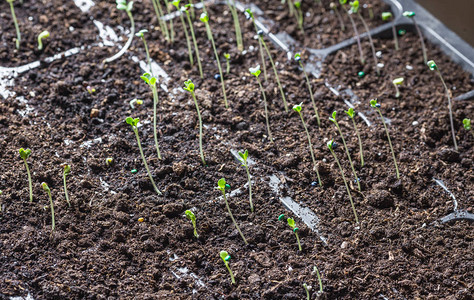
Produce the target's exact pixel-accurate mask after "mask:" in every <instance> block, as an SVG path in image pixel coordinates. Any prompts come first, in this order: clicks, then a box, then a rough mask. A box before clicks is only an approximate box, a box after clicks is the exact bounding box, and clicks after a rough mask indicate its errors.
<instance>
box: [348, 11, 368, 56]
mask: <svg viewBox="0 0 474 300" xmlns="http://www.w3.org/2000/svg"><path fill="white" fill-rule="evenodd" d="M343 9H344V6H343ZM344 10H345V9H344ZM346 13H347V15H348V16H349V19H350V20H351V24H352V28H353V29H354V33H355V36H356V40H357V47H358V48H359V55H360V63H361V64H365V58H364V52H363V51H362V45H361V44H360V36H359V31H358V30H357V26H356V24H355V22H354V18H352V15H351V14H350V12H349V11H348V10H346Z"/></svg>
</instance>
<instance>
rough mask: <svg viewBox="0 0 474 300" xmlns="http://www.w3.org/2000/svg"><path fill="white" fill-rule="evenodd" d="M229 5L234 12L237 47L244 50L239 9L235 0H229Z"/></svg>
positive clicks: (232, 12)
mask: <svg viewBox="0 0 474 300" xmlns="http://www.w3.org/2000/svg"><path fill="white" fill-rule="evenodd" d="M226 2H227V6H228V7H229V10H230V13H231V14H232V19H234V27H235V40H236V41H237V49H238V50H239V51H240V52H242V51H244V43H243V41H242V31H241V29H240V22H239V16H238V15H237V9H236V8H235V0H232V4H231V3H230V0H227V1H226Z"/></svg>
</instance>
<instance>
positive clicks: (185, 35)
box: [171, 0, 194, 66]
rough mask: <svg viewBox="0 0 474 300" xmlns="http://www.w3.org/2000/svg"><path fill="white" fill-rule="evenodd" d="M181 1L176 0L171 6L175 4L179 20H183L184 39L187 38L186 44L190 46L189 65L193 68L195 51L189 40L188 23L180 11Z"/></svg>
mask: <svg viewBox="0 0 474 300" xmlns="http://www.w3.org/2000/svg"><path fill="white" fill-rule="evenodd" d="M180 1H181V0H175V1H173V2H171V4H173V6H174V7H176V9H177V10H178V11H179V19H180V20H181V24H182V25H183V30H184V37H185V38H186V44H187V46H188V54H189V63H190V64H191V66H193V65H194V59H193V51H192V50H191V40H190V39H189V33H188V29H187V28H186V23H185V21H184V17H183V13H182V12H181V11H180V8H179V2H180Z"/></svg>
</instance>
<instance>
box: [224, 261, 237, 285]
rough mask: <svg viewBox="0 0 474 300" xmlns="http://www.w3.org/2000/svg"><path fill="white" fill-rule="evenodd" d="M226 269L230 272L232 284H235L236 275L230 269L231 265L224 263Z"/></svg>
mask: <svg viewBox="0 0 474 300" xmlns="http://www.w3.org/2000/svg"><path fill="white" fill-rule="evenodd" d="M224 264H225V267H226V268H227V270H228V271H229V274H230V279H231V280H232V284H235V278H234V273H232V270H231V269H230V266H229V263H228V262H226V261H224Z"/></svg>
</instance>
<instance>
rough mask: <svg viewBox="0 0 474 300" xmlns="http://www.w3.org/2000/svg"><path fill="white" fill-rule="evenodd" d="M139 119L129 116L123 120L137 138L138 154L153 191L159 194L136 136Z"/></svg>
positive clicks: (138, 138)
mask: <svg viewBox="0 0 474 300" xmlns="http://www.w3.org/2000/svg"><path fill="white" fill-rule="evenodd" d="M139 121H140V120H139V119H138V118H135V119H133V118H131V117H127V118H126V119H125V122H126V123H127V124H128V125H130V126H132V130H133V132H134V133H135V137H136V138H137V143H138V149H140V155H141V157H142V160H143V164H144V165H145V169H146V171H147V173H148V177H149V178H150V181H151V184H152V185H153V189H154V190H155V192H156V193H157V194H158V195H161V192H160V190H158V188H157V187H156V184H155V181H154V180H153V177H152V176H151V172H150V169H149V168H148V164H147V162H146V159H145V154H143V149H142V144H141V143H140V137H139V136H138V122H139Z"/></svg>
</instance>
